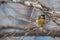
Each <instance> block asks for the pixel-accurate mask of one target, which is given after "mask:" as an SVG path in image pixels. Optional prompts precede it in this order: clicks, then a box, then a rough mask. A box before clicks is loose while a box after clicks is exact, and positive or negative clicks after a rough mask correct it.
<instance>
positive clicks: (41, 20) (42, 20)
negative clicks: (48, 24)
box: [36, 18, 45, 24]
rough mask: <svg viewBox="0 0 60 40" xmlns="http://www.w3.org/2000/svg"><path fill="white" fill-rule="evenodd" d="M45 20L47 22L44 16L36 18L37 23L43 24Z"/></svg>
mask: <svg viewBox="0 0 60 40" xmlns="http://www.w3.org/2000/svg"><path fill="white" fill-rule="evenodd" d="M44 22H45V19H43V18H40V19H39V20H36V23H37V24H42V23H44Z"/></svg>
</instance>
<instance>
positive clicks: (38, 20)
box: [36, 15, 45, 27]
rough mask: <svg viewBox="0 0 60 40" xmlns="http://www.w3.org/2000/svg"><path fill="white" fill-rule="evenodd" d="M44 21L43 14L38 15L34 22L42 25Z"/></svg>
mask: <svg viewBox="0 0 60 40" xmlns="http://www.w3.org/2000/svg"><path fill="white" fill-rule="evenodd" d="M44 23H45V15H40V16H38V19H37V20H36V24H38V25H40V27H44Z"/></svg>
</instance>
